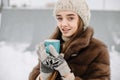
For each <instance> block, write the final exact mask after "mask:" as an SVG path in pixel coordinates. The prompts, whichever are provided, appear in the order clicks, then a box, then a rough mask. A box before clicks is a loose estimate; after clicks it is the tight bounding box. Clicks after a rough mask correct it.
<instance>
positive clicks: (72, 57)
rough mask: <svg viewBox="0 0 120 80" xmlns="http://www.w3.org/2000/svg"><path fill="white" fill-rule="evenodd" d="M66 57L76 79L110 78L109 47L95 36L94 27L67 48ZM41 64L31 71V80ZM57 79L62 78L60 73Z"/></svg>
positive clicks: (101, 79) (96, 79)
mask: <svg viewBox="0 0 120 80" xmlns="http://www.w3.org/2000/svg"><path fill="white" fill-rule="evenodd" d="M67 49H68V50H67V54H65V57H64V58H65V59H66V61H67V62H68V65H69V67H70V68H71V70H72V72H73V73H74V75H75V77H76V78H75V80H110V60H109V53H108V50H107V47H106V46H105V45H104V43H102V42H101V41H99V40H97V39H95V38H93V29H92V28H87V30H86V31H85V32H84V33H82V35H81V37H79V38H78V39H76V40H74V41H73V42H72V43H71V44H70V46H69V47H68V48H67ZM39 66H40V65H39V64H38V65H37V66H36V67H35V68H34V69H33V71H32V72H31V73H30V76H29V80H35V79H36V77H37V76H38V74H39V69H40V68H39ZM56 80H61V79H60V75H58V76H57V79H56Z"/></svg>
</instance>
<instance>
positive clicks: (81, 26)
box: [50, 17, 84, 53]
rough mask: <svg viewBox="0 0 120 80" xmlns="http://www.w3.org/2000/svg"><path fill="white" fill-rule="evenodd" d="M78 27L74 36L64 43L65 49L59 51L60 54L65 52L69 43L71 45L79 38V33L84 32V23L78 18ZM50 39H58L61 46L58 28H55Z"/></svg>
mask: <svg viewBox="0 0 120 80" xmlns="http://www.w3.org/2000/svg"><path fill="white" fill-rule="evenodd" d="M78 26H79V27H78V29H77V31H76V32H75V34H74V35H73V36H72V37H71V39H70V40H69V41H67V42H66V43H65V47H64V48H63V49H62V50H61V52H62V53H66V52H67V51H66V49H67V47H68V46H69V45H70V43H72V42H73V41H74V40H75V39H77V38H78V37H80V35H81V33H82V32H83V31H84V23H83V21H82V19H81V18H80V17H79V21H78ZM50 39H59V40H60V41H61V45H62V43H63V42H64V41H63V40H62V33H61V31H60V30H59V28H58V27H56V30H55V32H54V33H53V35H52V36H51V37H50Z"/></svg>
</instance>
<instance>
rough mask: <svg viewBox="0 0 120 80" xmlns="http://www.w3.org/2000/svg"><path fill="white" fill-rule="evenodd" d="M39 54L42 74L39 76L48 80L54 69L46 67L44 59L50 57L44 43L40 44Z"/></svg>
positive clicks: (42, 79)
mask: <svg viewBox="0 0 120 80" xmlns="http://www.w3.org/2000/svg"><path fill="white" fill-rule="evenodd" d="M37 55H38V58H39V60H40V75H39V76H38V78H41V80H48V78H49V77H50V75H51V74H52V72H53V71H54V70H53V69H51V68H48V67H46V66H45V65H44V64H43V61H44V60H45V59H47V57H48V54H47V53H46V50H45V47H44V43H40V44H39V46H38V49H37Z"/></svg>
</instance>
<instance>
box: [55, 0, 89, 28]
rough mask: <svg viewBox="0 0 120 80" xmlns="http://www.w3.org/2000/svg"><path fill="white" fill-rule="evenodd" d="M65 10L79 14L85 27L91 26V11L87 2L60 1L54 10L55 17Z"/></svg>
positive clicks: (82, 0)
mask: <svg viewBox="0 0 120 80" xmlns="http://www.w3.org/2000/svg"><path fill="white" fill-rule="evenodd" d="M63 10H70V11H73V12H75V13H77V14H78V15H79V16H80V17H81V19H82V20H83V23H84V26H88V25H89V21H90V9H89V7H88V5H87V3H86V1H85V0H58V1H57V3H56V4H55V8H54V16H55V15H56V14H57V13H58V12H59V11H63Z"/></svg>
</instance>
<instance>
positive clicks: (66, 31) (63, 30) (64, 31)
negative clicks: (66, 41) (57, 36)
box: [62, 29, 70, 34]
mask: <svg viewBox="0 0 120 80" xmlns="http://www.w3.org/2000/svg"><path fill="white" fill-rule="evenodd" d="M69 31H70V29H62V32H63V33H64V34H65V33H68V32H69Z"/></svg>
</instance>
